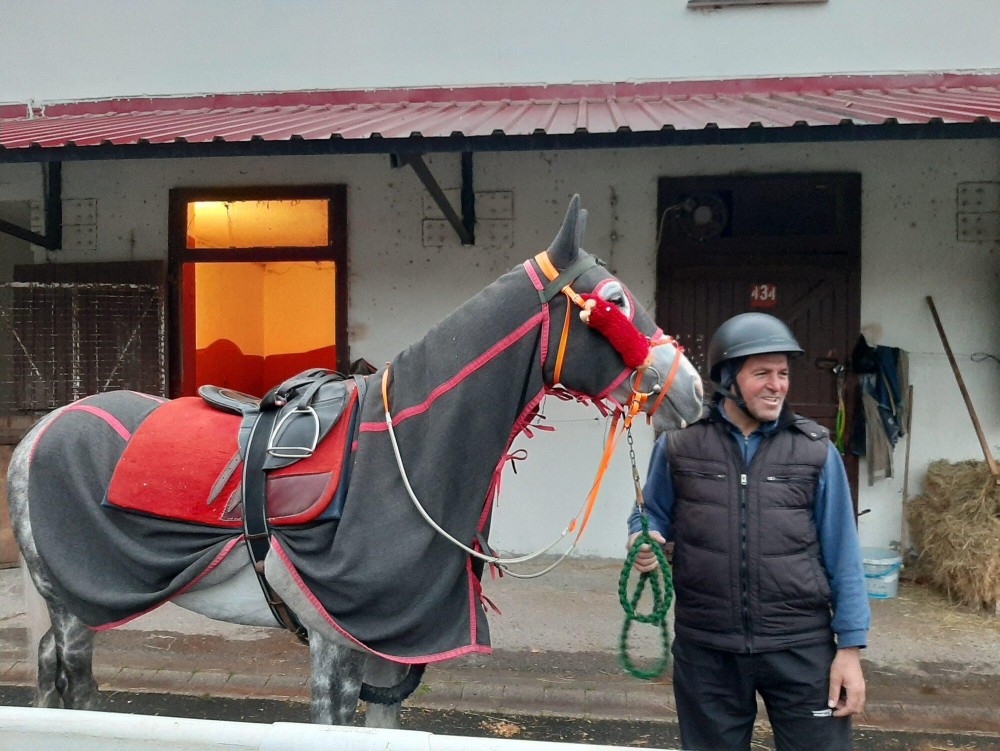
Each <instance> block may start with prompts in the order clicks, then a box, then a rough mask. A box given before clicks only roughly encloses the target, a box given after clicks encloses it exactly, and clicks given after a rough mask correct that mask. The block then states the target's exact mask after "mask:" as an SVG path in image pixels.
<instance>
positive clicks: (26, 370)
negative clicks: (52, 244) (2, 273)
mask: <svg viewBox="0 0 1000 751" xmlns="http://www.w3.org/2000/svg"><path fill="white" fill-rule="evenodd" d="M114 389H132V390H135V391H143V392H145V393H150V394H157V395H161V396H162V395H165V394H166V392H167V382H166V333H165V299H164V291H163V287H162V286H160V285H155V284H130V283H97V282H75V283H56V282H6V283H0V416H9V415H19V414H36V413H41V412H46V411H48V410H51V409H53V408H55V407H58V406H60V405H62V404H66V403H68V402H71V401H73V400H75V399H79V398H81V397H84V396H87V395H88V394H95V393H98V392H102V391H110V390H114Z"/></svg>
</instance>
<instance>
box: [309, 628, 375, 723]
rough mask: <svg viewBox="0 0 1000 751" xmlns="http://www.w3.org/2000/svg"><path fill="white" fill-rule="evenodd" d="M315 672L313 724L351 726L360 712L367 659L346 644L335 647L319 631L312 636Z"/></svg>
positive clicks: (310, 650) (313, 679) (313, 683)
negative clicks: (358, 709)
mask: <svg viewBox="0 0 1000 751" xmlns="http://www.w3.org/2000/svg"><path fill="white" fill-rule="evenodd" d="M309 661H310V663H311V669H312V710H311V719H312V721H313V722H315V723H318V724H323V725H350V724H351V723H352V721H353V720H354V712H355V711H356V710H357V708H358V694H359V693H360V692H361V679H362V677H363V675H364V667H365V655H364V654H362V653H361V652H358V651H357V650H354V649H351V648H350V647H347V646H345V645H342V644H334V643H333V642H331V641H329V640H327V639H324V638H323V637H322V636H320V635H319V634H318V633H316V632H315V631H313V632H310V634H309Z"/></svg>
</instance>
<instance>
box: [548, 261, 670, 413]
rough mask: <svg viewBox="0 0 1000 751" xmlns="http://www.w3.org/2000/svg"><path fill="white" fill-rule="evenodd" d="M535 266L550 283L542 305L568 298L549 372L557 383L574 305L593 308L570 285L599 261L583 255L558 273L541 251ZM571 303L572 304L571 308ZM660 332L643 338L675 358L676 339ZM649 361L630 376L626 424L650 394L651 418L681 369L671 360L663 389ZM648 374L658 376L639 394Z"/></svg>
mask: <svg viewBox="0 0 1000 751" xmlns="http://www.w3.org/2000/svg"><path fill="white" fill-rule="evenodd" d="M535 263H536V264H538V268H539V269H541V271H542V273H543V274H545V277H546V278H547V279H548V280H549V283H548V284H547V285H546V286H545V288H544V289H542V290H540V291H539V293H538V295H539V298H540V299H541V301H542V303H543V304H548V303H549V302H550V301H551V300H552V298H554V297H555V296H556V295H557V294H560V293H562V294H564V295H566V298H567V304H566V320H565V321H564V322H563V328H562V334H561V335H560V337H559V347H558V349H557V351H556V362H555V367H554V368H553V373H552V382H553V383H559V382H560V381H561V380H562V367H563V362H564V359H565V356H566V349H567V347H568V343H569V332H570V328H571V327H570V321H571V318H570V317H571V316H572V314H573V305H575V306H576V307H577V308H579V309H580V311H581V312H583V311H589V310H592V309H593V305H592V304H591V300H593V298H591V299H590V300H585V299H584V298H583V297H582V296H581V295H580V294H579V293H577V292H576V290H574V289H573V286H572V285H573V282H575V281H576V280H577V279H579V278H580V276H582V275H583V273H584V272H585V271H587V270H588V269H590V268H592V267H594V266H596V265H597V263H598V261H597V259H596V258H595V257H594V256H586V257H584V258H581V259H580V260H579V261H577V262H576V263H575V264H573V265H572V266H570V267H569V268H568V269H566V270H565V271H563V272H562V273H560V272H559V270H558V269H556V267H555V266H554V265H553V264H552V261H551V260H550V259H549V254H548V252H547V251H544V250H543V251H542V252H541V253H539V254H538V255H536V256H535ZM570 303H572V305H571V304H570ZM622 319H623V320H624V316H622ZM585 320H586V319H585ZM588 323H589V321H588ZM618 325H619V326H621V325H622V323H621V322H619V324H618ZM628 326H629V327H630V328H631V329H632V330H633V331H634V332H635V333H636V335H638V336H644V335H643V334H642V333H641V332H639V331H638V329H636V328H635V326H634V324H632V323H631V322H628ZM596 328H599V329H600V328H601V327H600V326H597V327H596ZM602 333H606V332H602ZM660 333H661V335H660V336H654V337H645V338H646V341H647V342H648V345H649V351H650V352H651V351H652V348H653V347H660V346H663V345H667V344H669V345H672V346H673V347H675V348H676V349H677V354H678V355H680V353H681V352H683V348H682V347H681V346H680V344H679V343H678V342H677V340H676V339H674V338H673V337H670V336H666V335H663V334H662V332H660ZM606 335H607V334H606ZM608 340H609V341H610V342H611V345H612V346H614V347H615V348H616V349H619V351H621V348H620V347H619V344H618V342H617V341H616V340H615V337H614V336H608ZM651 362H652V356H651V355H647V356H646V358H645V359H644V360H643V362H642V363H640V364H638V365H637V367H636V369H635V370H634V371H633V372H632V375H631V376H630V377H629V380H630V386H631V391H632V395H631V397H629V401H628V404H627V405H626V409H625V412H626V415H627V416H626V420H627V424H628V425H631V422H632V419H633V418H634V417H635V416H636V415H637V414H639V412H641V411H643V407H645V405H646V402H647V401H648V400H649V398H650V397H651V396H653V394H658V396H657V397H656V399H655V401H654V402H653V407H652V409H650V410H649V411H648V412H647V413H646V414H647V419H650V420H651V419H652V416H653V413H655V412H656V410H658V409H659V408H660V405H661V404H662V403H663V399H664V398H665V397H666V395H667V393H668V392H669V391H670V387H671V386H673V384H674V380H675V379H676V377H677V372H678V370H679V368H680V363H681V358H680V357H679V356H678V357H674V361H673V363H672V364H671V366H670V372H669V373H668V374H667V378H666V380H665V381H664V383H663V385H662V386H661V385H660V384H659V375H660V374H659V372H658V371H657V370H656V368H655V367H653V366H652V364H651ZM648 371H652V372H653V373H655V374H656V376H657V378H656V379H655V380H654V385H653V387H652V389H651V390H650V391H639V386H640V385H641V384H642V380H643V378H644V376H645V375H646V373H647V372H648Z"/></svg>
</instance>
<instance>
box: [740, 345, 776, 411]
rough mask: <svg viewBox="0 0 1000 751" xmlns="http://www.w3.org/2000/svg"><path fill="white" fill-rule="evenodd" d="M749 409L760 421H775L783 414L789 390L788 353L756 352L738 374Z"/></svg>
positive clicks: (741, 389)
mask: <svg viewBox="0 0 1000 751" xmlns="http://www.w3.org/2000/svg"><path fill="white" fill-rule="evenodd" d="M736 383H737V384H738V385H739V387H740V393H741V394H743V401H745V402H746V405H747V411H748V412H749V413H750V414H751V415H753V416H754V417H755V418H756V419H757V420H758V421H759V422H760V423H766V422H773V421H774V420H777V419H778V415H779V414H781V406H782V405H783V404H784V403H785V396H786V395H787V394H788V355H783V354H769V355H752V356H750V357H748V358H747V361H746V362H745V363H743V367H742V368H740V372H739V373H737V374H736Z"/></svg>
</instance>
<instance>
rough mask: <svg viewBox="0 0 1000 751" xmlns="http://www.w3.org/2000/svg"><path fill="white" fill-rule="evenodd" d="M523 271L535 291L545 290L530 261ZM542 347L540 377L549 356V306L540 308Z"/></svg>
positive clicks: (526, 263) (526, 262) (525, 264)
mask: <svg viewBox="0 0 1000 751" xmlns="http://www.w3.org/2000/svg"><path fill="white" fill-rule="evenodd" d="M524 270H525V271H526V272H527V274H528V278H529V279H531V283H532V284H533V285H534V286H535V289H536V290H538V291H539V292H541V291H542V290H543V289H545V285H544V284H542V280H541V279H540V278H539V276H538V274H537V273H536V272H535V267H534V266H532V265H531V261H530V260H527V261H525V262H524ZM542 315H543V316H544V317H543V318H542V346H541V353H540V354H539V358H538V359H539V364H540V365H541V366H542V376H543V377H544V375H545V358H546V357H548V356H549V326H550V323H549V320H550V319H549V306H548V305H543V306H542Z"/></svg>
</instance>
